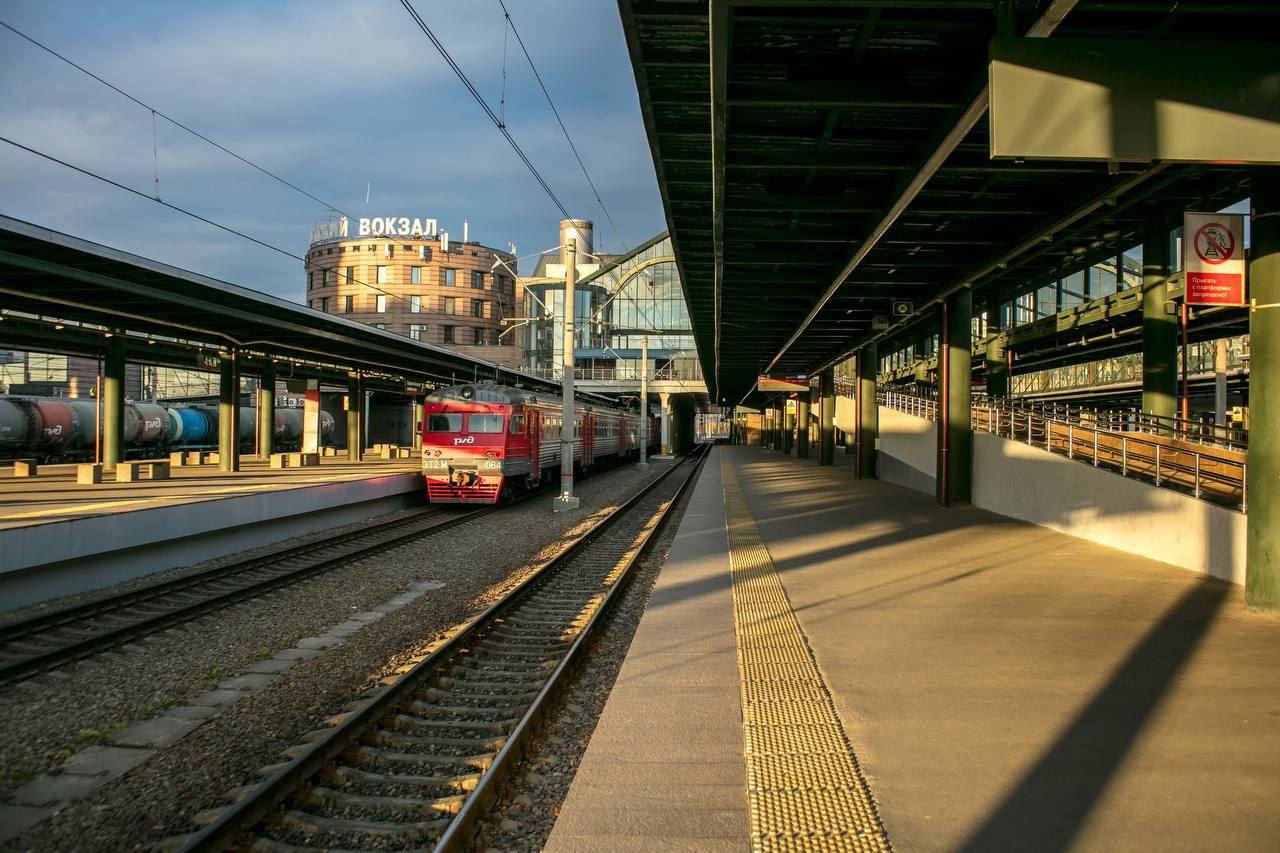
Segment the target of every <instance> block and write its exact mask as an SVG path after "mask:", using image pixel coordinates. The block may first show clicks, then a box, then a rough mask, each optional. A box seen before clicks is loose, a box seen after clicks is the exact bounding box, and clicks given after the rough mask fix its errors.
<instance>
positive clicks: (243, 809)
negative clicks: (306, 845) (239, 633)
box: [178, 453, 707, 853]
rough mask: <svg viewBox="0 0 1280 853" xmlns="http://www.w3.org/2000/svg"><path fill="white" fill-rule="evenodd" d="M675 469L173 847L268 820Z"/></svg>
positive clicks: (523, 726) (506, 757) (453, 825)
mask: <svg viewBox="0 0 1280 853" xmlns="http://www.w3.org/2000/svg"><path fill="white" fill-rule="evenodd" d="M706 455H707V454H706V453H702V454H700V455H698V456H697V457H696V458H695V457H693V456H691V457H688V458H686V460H685V461H686V462H689V461H692V462H693V464H692V470H690V473H689V475H688V476H687V477H686V478H685V480H684V481H683V482H682V483H681V484H680V486H679V488H678V489H677V491H676V492H675V494H674V495H673V496H672V497H671V499H670V501H668V503H667V506H666V507H665V508H664V509H663V510H662V512H661V513H658V514H655V516H658V518H657V521H656V522H655V521H653V517H651V518H650V519H649V520H648V522H649V523H648V525H647V528H646V529H645V532H644V538H643V540H642V541H641V543H640V544H639V545H638V546H636V547H634V548H632V549H631V550H630V552H629V553H628V554H627V556H626V560H625V565H624V566H623V569H622V571H621V572H619V573H618V577H617V578H616V579H615V580H614V581H613V583H612V584H611V585H610V586H609V587H608V588H607V589H604V590H602V592H603V597H602V600H601V602H600V604H599V605H598V607H597V608H596V609H595V611H594V612H593V613H592V615H591V617H590V618H589V619H588V620H587V622H586V623H585V624H584V626H583V628H582V629H581V631H580V632H579V633H578V636H577V637H576V638H575V639H574V641H573V643H572V644H571V646H570V647H569V648H568V649H567V650H566V651H565V652H564V653H563V655H562V656H561V659H560V660H559V662H558V663H557V665H556V667H555V669H554V671H553V672H552V673H551V674H550V675H549V676H548V678H547V679H546V681H545V682H543V684H542V685H541V686H540V687H539V688H538V690H537V693H536V696H535V697H534V698H533V699H532V701H531V704H529V705H528V707H527V708H526V709H525V711H524V713H523V714H522V715H521V717H520V720H519V722H518V723H517V724H516V725H515V726H514V728H512V730H511V731H510V732H509V733H507V734H505V735H502V734H494V735H493V736H492V737H493V739H494V740H501V741H502V744H501V746H500V747H498V749H497V754H496V756H495V757H494V758H493V760H492V761H491V762H489V763H488V764H487V765H485V766H484V768H483V771H482V775H481V776H480V778H479V779H478V780H477V781H476V784H475V787H474V788H473V789H471V790H470V791H469V792H468V793H467V794H466V795H465V798H464V799H463V802H461V803H460V804H459V807H458V810H457V811H456V813H454V815H453V816H452V818H450V819H449V821H448V825H447V826H446V827H444V828H442V831H441V834H440V836H439V838H438V840H437V841H436V844H435V849H436V850H453V849H460V848H462V847H465V846H466V845H467V843H468V841H469V838H468V833H469V831H470V830H471V828H472V827H473V826H474V824H475V821H476V820H477V819H478V818H479V817H480V816H481V815H482V814H483V812H484V810H485V808H486V807H487V806H488V805H489V803H490V802H491V801H492V799H493V797H494V796H495V795H496V791H497V787H498V785H499V784H500V783H501V781H502V780H503V779H504V778H505V777H506V775H507V774H508V772H509V770H510V768H511V766H512V765H513V763H514V759H516V758H518V757H519V755H520V754H521V753H522V748H523V745H524V743H525V742H526V741H527V739H528V737H529V736H530V735H531V734H532V732H533V730H534V728H535V726H536V724H537V722H538V720H539V719H540V718H541V716H542V714H543V713H544V711H545V709H546V707H547V705H548V700H549V699H550V698H551V697H552V696H554V695H555V694H556V688H557V687H558V686H559V685H560V684H561V683H562V682H563V679H564V676H565V674H566V673H567V672H568V671H570V668H571V665H572V663H573V662H574V661H575V660H576V658H577V657H578V656H579V654H580V653H581V650H582V649H583V648H584V644H585V643H586V642H587V641H588V640H589V638H592V637H593V630H592V629H593V628H595V627H596V626H598V625H599V623H600V620H601V617H602V614H603V613H604V612H605V611H606V610H607V608H608V605H609V603H610V602H612V601H613V599H614V593H615V592H616V591H617V590H618V589H620V588H622V586H623V585H624V584H625V582H626V581H627V579H629V577H630V574H631V569H632V568H633V567H634V565H635V564H636V562H638V560H639V559H640V558H641V557H642V556H644V554H646V553H647V552H648V549H649V548H650V547H651V546H652V543H653V542H654V541H655V534H656V533H657V532H658V531H659V530H661V529H662V526H663V523H665V521H666V520H667V518H668V517H669V511H670V509H671V507H672V506H674V505H675V504H676V503H677V502H678V501H679V499H680V497H681V495H682V494H683V493H684V490H685V489H686V488H687V487H688V485H689V484H690V483H691V482H692V481H693V479H694V475H695V474H696V473H697V471H698V469H699V466H700V464H701V462H702V461H703V460H704V459H705V458H706ZM681 467H683V465H676V466H673V467H672V468H671V469H669V470H668V471H666V472H664V473H663V474H662V475H661V476H660V477H658V478H656V479H654V480H653V481H652V482H650V483H648V484H647V485H645V486H644V487H643V488H642V489H640V490H639V491H637V492H636V494H634V495H633V496H632V497H631V498H629V499H628V500H627V501H626V502H624V503H623V504H621V505H619V506H618V507H616V508H615V509H613V510H612V511H611V512H610V513H609V514H608V515H606V516H605V517H604V518H602V519H600V520H599V521H597V522H596V523H595V524H594V525H592V527H591V528H590V529H589V530H587V531H586V532H584V533H582V534H581V535H580V536H578V537H577V538H576V539H574V540H573V541H572V542H571V543H570V544H569V545H568V546H567V547H566V548H565V549H564V550H562V551H561V552H560V553H558V554H556V555H555V556H554V557H552V558H550V559H549V560H547V561H546V562H544V563H543V564H542V565H541V566H540V567H539V568H537V569H536V570H535V571H534V572H532V573H531V574H530V575H529V576H527V577H526V578H525V579H524V580H523V581H521V582H520V583H519V584H518V585H517V586H516V587H515V588H514V589H512V590H511V591H510V592H509V593H507V595H505V596H504V597H503V598H502V599H501V600H500V601H498V602H496V603H494V604H493V605H491V606H490V607H488V608H487V609H485V610H484V611H483V612H482V613H480V614H479V615H477V616H475V617H474V618H473V619H471V620H470V621H468V622H467V623H466V625H464V626H463V628H462V629H461V630H460V631H458V632H457V633H456V634H454V635H453V636H452V637H450V638H449V639H448V640H447V641H445V643H444V644H443V645H441V646H440V647H439V648H438V649H436V650H435V651H433V652H432V653H430V654H429V655H427V656H426V657H425V658H424V659H423V660H421V661H419V662H418V663H417V664H415V665H414V666H413V667H412V668H411V669H409V670H408V671H407V672H405V673H404V674H403V675H402V676H400V677H399V679H398V680H397V681H395V682H394V683H393V684H391V685H390V686H388V687H387V688H386V689H385V690H383V691H382V692H381V693H380V694H378V695H377V696H376V697H375V698H373V699H371V700H369V701H368V702H367V703H366V704H364V705H362V706H361V707H359V708H358V709H357V710H354V711H352V712H351V713H350V714H349V715H347V716H346V717H345V718H343V720H342V721H341V722H340V723H339V724H338V725H336V726H334V727H333V728H332V729H329V730H328V731H327V732H326V733H325V735H324V736H323V737H320V738H319V739H316V740H313V741H311V742H310V743H308V744H306V745H305V748H304V749H303V750H302V751H301V752H300V753H299V754H297V755H296V756H295V757H293V758H292V759H291V760H290V761H289V762H288V763H287V764H285V765H284V766H282V767H280V768H279V769H277V770H275V771H274V772H273V773H272V774H271V775H270V776H269V777H268V778H267V779H266V780H265V781H263V782H261V783H259V784H257V785H255V786H254V787H253V788H252V789H250V790H249V791H248V792H247V793H246V794H245V795H244V796H242V797H240V799H239V800H238V801H237V802H236V803H235V804H233V805H231V806H229V807H228V808H227V809H225V810H224V811H223V812H222V813H221V814H220V815H219V816H218V817H217V818H216V819H215V820H214V821H212V822H211V823H209V824H208V825H206V826H205V827H203V828H202V829H201V830H199V831H198V832H196V833H194V834H193V835H191V836H189V837H187V838H186V839H185V840H184V842H183V843H182V845H181V846H180V847H179V848H178V850H179V851H180V853H194V851H216V850H223V849H225V848H227V847H228V846H230V845H231V844H233V843H234V842H235V841H236V839H237V837H239V836H240V835H241V834H243V833H246V832H249V831H250V830H252V829H253V827H254V826H256V825H258V824H259V823H260V822H261V821H262V820H264V819H265V818H267V817H268V816H269V815H270V814H271V813H272V812H274V810H275V809H276V808H277V807H279V806H280V805H281V804H283V803H284V802H285V801H286V800H287V799H288V798H289V797H290V796H291V795H293V794H294V793H295V792H297V791H298V790H299V789H300V788H301V787H302V786H303V785H304V784H306V783H308V782H309V781H311V780H312V779H313V777H315V776H316V775H317V774H318V773H320V772H321V771H322V770H323V769H324V768H325V767H326V766H327V765H329V764H330V763H331V762H333V761H334V760H335V759H337V758H338V757H339V756H340V755H341V754H343V753H344V752H345V751H346V750H348V749H349V748H351V747H352V745H353V744H356V743H359V742H360V741H361V739H362V737H364V736H365V735H366V734H367V733H368V732H370V731H371V730H372V729H374V728H375V727H376V726H377V725H378V723H379V722H380V721H381V720H383V719H385V718H386V717H388V715H390V714H393V713H394V712H395V711H396V709H397V708H399V707H401V706H403V705H404V704H405V702H406V701H408V700H410V699H411V698H412V696H413V695H414V693H415V692H416V691H418V690H420V689H421V688H423V687H424V682H427V681H428V680H429V679H430V678H431V677H432V676H434V675H437V674H438V672H439V669H440V666H441V664H443V663H445V662H447V661H448V660H450V659H451V658H453V657H455V656H457V655H458V654H459V653H460V652H462V651H464V650H467V649H471V648H472V647H473V643H475V642H476V641H478V640H479V639H480V637H481V636H482V635H483V634H484V633H485V632H486V631H487V630H489V629H491V628H493V627H494V625H495V623H497V622H499V620H500V619H501V617H503V616H504V615H505V614H507V613H508V611H511V610H513V609H515V608H516V607H517V605H520V604H524V603H526V601H528V600H531V599H532V597H533V594H534V593H536V592H537V591H538V589H539V588H540V587H541V586H542V585H543V583H544V582H546V581H552V580H554V579H555V577H556V575H557V574H558V572H559V570H560V569H561V568H564V567H565V566H567V565H569V564H570V563H571V562H572V561H573V560H574V559H575V558H577V557H579V556H582V555H584V554H585V553H586V551H587V547H588V546H589V545H591V544H593V543H594V542H596V541H597V540H599V539H600V537H601V536H602V534H604V533H605V532H606V531H607V530H609V529H610V528H612V527H613V525H614V524H615V523H616V522H618V521H619V520H620V519H622V518H623V517H624V516H626V515H627V514H628V513H629V512H630V511H631V510H632V509H634V508H635V507H636V506H637V505H638V504H639V503H640V501H641V500H642V499H643V498H644V497H645V496H646V495H648V494H649V493H650V492H651V491H653V490H654V489H655V488H657V487H658V486H659V485H660V484H662V483H663V482H665V481H666V480H667V478H668V477H669V476H671V475H672V474H673V473H674V472H675V471H676V470H678V469H680V468H681ZM565 621H566V623H569V622H571V621H572V620H571V619H566V620H565ZM497 677H501V675H500V674H495V678H497ZM474 727H475V728H481V726H480V725H479V724H475V725H474ZM468 760H469V759H467V758H466V757H463V756H459V757H457V763H459V764H462V763H465V762H466V761H468ZM418 846H421V845H418Z"/></svg>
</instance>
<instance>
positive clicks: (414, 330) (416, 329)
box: [409, 324, 422, 341]
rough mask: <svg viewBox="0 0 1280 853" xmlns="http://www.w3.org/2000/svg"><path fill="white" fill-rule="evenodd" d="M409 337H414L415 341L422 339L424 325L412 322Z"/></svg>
mask: <svg viewBox="0 0 1280 853" xmlns="http://www.w3.org/2000/svg"><path fill="white" fill-rule="evenodd" d="M409 337H411V338H413V339H414V340H415V341H420V340H422V326H420V325H417V324H410V326H409Z"/></svg>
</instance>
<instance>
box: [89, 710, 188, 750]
mask: <svg viewBox="0 0 1280 853" xmlns="http://www.w3.org/2000/svg"><path fill="white" fill-rule="evenodd" d="M200 722H201V721H200V720H185V719H183V718H181V717H170V716H164V717H156V718H155V719H153V720H143V721H142V722H140V723H134V724H133V725H132V726H129V728H127V729H125V730H124V731H122V732H120V734H118V735H116V736H115V737H113V738H112V739H111V742H112V743H114V744H115V745H116V746H132V747H159V746H169V745H170V744H174V743H177V742H178V741H180V740H182V739H183V738H184V737H186V736H187V735H188V734H189V733H190V732H191V731H192V730H193V729H194V728H195V727H196V726H198V725H200Z"/></svg>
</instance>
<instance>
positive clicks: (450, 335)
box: [442, 326, 458, 344]
mask: <svg viewBox="0 0 1280 853" xmlns="http://www.w3.org/2000/svg"><path fill="white" fill-rule="evenodd" d="M442 328H443V329H444V342H445V343H446V344H453V343H457V341H456V340H454V330H455V329H457V328H458V327H457V326H443V327H442Z"/></svg>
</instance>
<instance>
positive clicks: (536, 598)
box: [171, 453, 705, 853]
mask: <svg viewBox="0 0 1280 853" xmlns="http://www.w3.org/2000/svg"><path fill="white" fill-rule="evenodd" d="M704 458H705V454H702V453H700V454H699V455H698V457H697V458H696V459H692V460H691V461H690V462H688V463H686V464H683V465H680V466H676V467H673V468H672V469H671V470H670V471H668V472H667V473H666V474H664V475H663V477H661V478H659V479H658V480H655V481H654V482H652V483H650V484H649V485H648V486H646V487H645V488H644V489H642V490H641V491H640V492H638V493H637V494H636V495H635V496H633V497H632V498H631V499H630V500H628V501H627V502H626V503H624V504H622V505H621V506H619V507H618V508H617V509H616V510H614V511H613V512H612V513H610V514H609V515H608V516H606V517H605V518H603V519H601V521H600V522H598V523H597V524H596V525H595V526H594V527H593V528H592V529H591V530H590V531H588V532H587V533H586V534H584V535H583V536H581V537H580V538H579V539H577V540H576V541H575V542H574V543H573V544H572V545H571V546H570V547H569V548H568V549H566V550H565V551H564V552H562V553H561V554H560V555H558V556H556V557H555V558H553V559H552V560H550V561H548V562H547V563H546V564H545V565H543V566H542V567H541V568H540V569H538V571H536V572H535V573H534V574H533V575H531V576H530V577H529V578H527V579H526V580H525V581H524V582H523V583H521V584H520V586H519V587H517V588H516V589H515V590H513V591H512V592H511V593H510V594H509V595H508V596H506V597H505V598H504V599H503V600H502V601H500V602H498V603H497V604H495V605H494V606H492V607H491V608H489V609H488V610H486V611H485V612H484V613H482V614H480V615H479V616H477V617H476V618H475V619H474V620H472V622H471V623H470V624H469V625H468V626H467V627H466V628H465V629H464V630H462V631H461V632H459V634H457V635H456V636H454V637H453V638H451V639H450V640H449V641H447V642H446V643H445V644H444V645H443V646H441V647H440V648H439V649H437V650H436V651H434V652H433V653H431V654H430V655H429V656H428V657H426V658H425V659H424V660H422V661H421V662H420V663H418V664H417V665H416V666H414V667H413V668H412V669H411V670H409V671H408V672H406V673H405V674H404V675H403V676H402V677H401V678H400V679H399V680H397V681H396V682H394V683H393V684H392V685H390V686H388V687H386V688H384V689H383V690H382V691H381V692H380V693H379V694H378V695H377V696H376V697H374V698H372V699H366V700H364V701H362V702H360V703H357V705H355V706H352V708H353V709H352V710H351V711H350V712H349V713H347V714H344V715H342V716H341V717H340V718H338V719H337V720H335V721H334V722H335V723H336V724H335V725H334V726H333V727H332V728H329V729H324V730H321V731H320V732H318V733H315V735H314V736H313V737H309V738H307V743H305V744H303V745H302V746H300V747H297V748H296V749H295V750H294V751H292V752H291V755H292V756H293V757H292V758H291V759H290V760H289V761H287V762H285V763H284V764H281V765H276V766H274V767H272V768H267V770H266V771H265V772H267V773H268V774H269V775H267V778H266V779H265V780H264V781H262V782H260V783H258V784H256V785H252V786H249V787H248V788H245V789H240V790H238V791H237V792H236V794H235V799H236V802H235V804H234V805H231V806H229V807H228V808H226V809H224V810H222V811H221V812H219V813H217V814H216V815H215V816H213V817H212V819H211V820H210V821H209V822H208V823H207V824H206V825H205V826H204V827H203V828H202V829H201V830H199V831H198V832H196V833H195V834H193V835H191V836H188V837H186V838H184V839H180V840H179V839H173V840H171V841H173V842H174V844H173V846H178V847H179V849H181V850H183V851H208V850H221V849H225V848H227V847H234V848H235V849H250V848H251V849H253V850H259V851H280V852H281V853H282V852H283V851H296V850H304V849H343V850H365V849H380V850H395V849H415V850H417V849H423V848H427V847H432V848H435V849H436V850H454V849H461V848H463V847H466V846H467V844H468V843H469V840H470V838H471V835H472V834H473V832H474V828H475V823H476V821H477V820H478V819H479V818H480V816H481V815H482V814H483V813H484V811H485V810H486V809H487V808H488V806H489V804H490V802H491V801H492V799H493V797H494V796H495V795H496V792H497V788H498V786H499V785H500V784H501V782H502V780H503V779H504V778H505V776H506V774H507V773H508V772H509V770H510V768H511V767H513V766H514V764H515V760H516V759H517V758H518V757H519V755H520V754H521V752H522V751H523V745H524V743H525V741H526V739H527V738H528V737H529V736H530V735H531V733H532V732H533V731H534V730H535V729H536V727H537V723H538V721H539V720H540V719H541V716H542V713H543V711H544V709H545V708H546V707H547V705H548V704H549V699H550V697H552V696H554V694H555V691H556V688H557V687H558V686H559V684H560V683H561V681H562V676H563V675H564V674H565V673H566V672H568V671H569V669H570V668H571V665H572V663H573V662H574V660H575V659H576V657H577V655H578V653H579V652H580V651H581V650H582V648H583V647H584V645H585V642H586V640H587V639H588V638H589V637H590V635H591V632H592V629H593V628H594V627H595V626H596V625H597V624H599V623H600V621H601V617H602V616H603V614H604V613H605V612H606V610H607V608H608V606H609V603H610V602H611V600H612V597H613V595H614V593H615V592H616V591H617V590H618V589H620V588H621V586H622V584H623V583H624V582H625V580H626V579H627V577H628V576H629V573H630V570H631V568H632V566H634V565H635V564H636V563H637V562H638V561H639V559H640V558H641V557H642V556H643V555H644V554H645V553H646V552H647V550H648V548H649V547H650V545H651V544H652V543H653V542H654V541H655V539H656V534H657V532H658V531H659V529H660V528H661V526H662V524H663V522H664V521H665V520H666V518H667V517H668V514H669V511H670V509H671V507H672V506H674V505H675V503H676V501H677V500H678V499H679V497H680V495H681V494H682V493H683V492H684V490H685V488H686V487H687V486H688V485H689V483H691V482H692V481H693V478H694V476H695V474H696V473H697V470H698V467H699V464H700V463H701V461H702V459H704ZM677 472H678V473H677ZM179 845H180V846H179Z"/></svg>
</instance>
